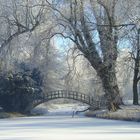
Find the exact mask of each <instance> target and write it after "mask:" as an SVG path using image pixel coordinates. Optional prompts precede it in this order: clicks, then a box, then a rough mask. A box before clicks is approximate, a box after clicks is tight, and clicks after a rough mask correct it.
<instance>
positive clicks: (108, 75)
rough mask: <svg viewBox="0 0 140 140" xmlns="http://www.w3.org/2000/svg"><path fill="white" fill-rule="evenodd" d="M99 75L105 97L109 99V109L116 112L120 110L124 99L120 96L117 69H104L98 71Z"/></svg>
mask: <svg viewBox="0 0 140 140" xmlns="http://www.w3.org/2000/svg"><path fill="white" fill-rule="evenodd" d="M98 75H99V77H100V79H101V81H102V85H103V88H104V92H105V97H106V98H107V107H108V109H109V110H111V111H116V110H117V109H119V105H120V104H122V99H121V97H120V94H119V88H118V84H117V78H116V73H115V69H113V68H104V69H102V70H100V71H98Z"/></svg>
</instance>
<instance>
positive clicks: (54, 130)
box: [0, 106, 140, 140]
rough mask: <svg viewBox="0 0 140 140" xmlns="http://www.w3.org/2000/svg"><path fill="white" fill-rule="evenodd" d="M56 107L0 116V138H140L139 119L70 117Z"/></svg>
mask: <svg viewBox="0 0 140 140" xmlns="http://www.w3.org/2000/svg"><path fill="white" fill-rule="evenodd" d="M59 107H60V106H59ZM59 107H58V109H57V111H56V110H55V108H54V110H51V113H50V114H49V115H48V116H47V115H46V116H38V117H22V118H11V119H1V120H0V140H140V123H138V122H127V121H114V120H104V119H96V118H87V117H84V116H77V115H76V116H75V117H73V118H72V116H71V115H70V113H69V115H66V114H67V112H69V111H68V110H67V109H66V108H65V109H64V108H63V109H62V110H61V109H60V108H59ZM61 107H62V106H61ZM53 111H55V112H54V113H53ZM58 111H59V114H58ZM61 111H62V112H61Z"/></svg>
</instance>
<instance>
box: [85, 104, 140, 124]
mask: <svg viewBox="0 0 140 140" xmlns="http://www.w3.org/2000/svg"><path fill="white" fill-rule="evenodd" d="M85 115H86V116H88V117H97V118H105V119H115V120H126V121H140V106H134V105H129V106H121V109H119V110H118V111H116V112H110V111H108V110H98V111H88V112H86V113H85Z"/></svg>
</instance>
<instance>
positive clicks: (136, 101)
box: [133, 62, 139, 105]
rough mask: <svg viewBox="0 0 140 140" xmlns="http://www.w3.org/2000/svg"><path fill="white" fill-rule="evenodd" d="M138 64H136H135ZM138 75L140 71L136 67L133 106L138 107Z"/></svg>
mask: <svg viewBox="0 0 140 140" xmlns="http://www.w3.org/2000/svg"><path fill="white" fill-rule="evenodd" d="M135 63H136V62H135ZM138 73H139V70H138V68H137V67H136V66H135V70H134V78H133V104H134V105H138V104H139V103H138V89H137V84H138V80H137V77H138Z"/></svg>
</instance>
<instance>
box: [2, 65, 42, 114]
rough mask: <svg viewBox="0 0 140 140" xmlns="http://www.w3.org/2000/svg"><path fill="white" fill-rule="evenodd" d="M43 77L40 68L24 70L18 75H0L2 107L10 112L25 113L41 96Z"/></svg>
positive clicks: (7, 73)
mask: <svg viewBox="0 0 140 140" xmlns="http://www.w3.org/2000/svg"><path fill="white" fill-rule="evenodd" d="M41 86H42V76H41V72H40V71H39V69H38V68H34V69H28V70H23V71H21V72H18V73H13V72H6V73H1V74H0V106H1V107H3V109H4V110H5V111H8V112H21V113H23V112H24V111H25V110H26V108H27V106H28V105H29V104H30V103H32V101H33V100H34V99H33V97H34V95H37V94H40V93H41V92H42V90H41Z"/></svg>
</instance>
